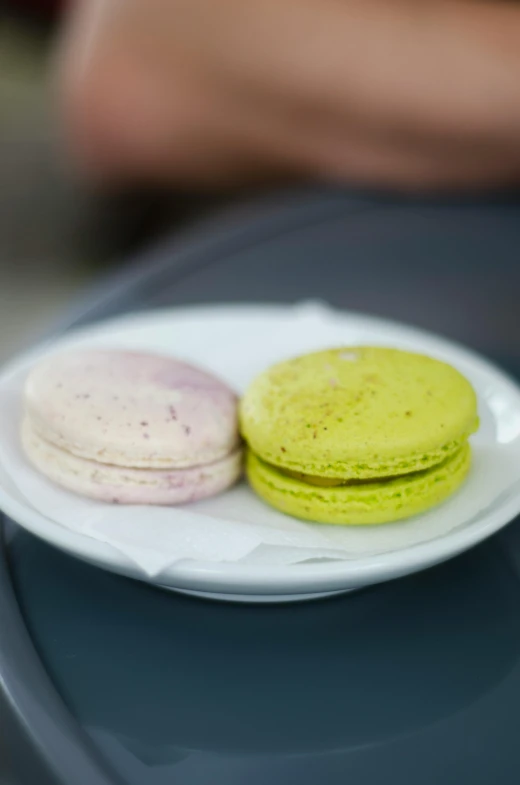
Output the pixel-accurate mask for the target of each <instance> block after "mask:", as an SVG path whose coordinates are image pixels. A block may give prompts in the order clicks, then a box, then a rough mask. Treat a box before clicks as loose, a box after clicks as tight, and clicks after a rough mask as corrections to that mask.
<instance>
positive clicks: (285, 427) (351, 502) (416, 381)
mask: <svg viewBox="0 0 520 785" xmlns="http://www.w3.org/2000/svg"><path fill="white" fill-rule="evenodd" d="M240 420H241V429H242V434H243V436H244V438H245V440H246V442H247V443H248V445H249V457H248V461H247V471H248V477H249V480H250V482H251V485H252V486H253V488H254V489H255V490H256V491H257V493H258V494H259V495H260V496H261V497H262V498H263V499H264V500H265V501H267V502H268V503H270V504H271V505H272V506H274V507H276V508H278V509H280V510H282V511H283V512H286V513H288V514H290V515H294V516H296V517H299V518H304V519H307V520H312V521H317V522H323V523H344V524H365V523H367V524H369V523H384V522H389V521H395V520H399V519H402V518H407V517H410V516H411V515H415V514H417V513H419V512H423V511H424V510H427V509H429V508H431V507H433V506H434V505H436V504H438V503H440V502H441V501H443V500H444V499H445V498H447V497H448V496H449V495H451V494H452V493H453V492H454V491H455V490H456V489H457V488H458V487H459V486H460V484H461V483H462V482H463V480H464V478H465V477H466V475H467V473H468V471H469V468H470V463H471V452H470V448H469V444H468V438H469V436H470V435H471V434H472V433H473V432H474V431H475V430H476V429H477V427H478V415H477V399H476V395H475V392H474V390H473V388H472V386H471V384H470V383H469V382H468V381H467V380H466V379H465V378H464V376H462V375H461V374H460V373H459V372H458V371H457V370H455V369H454V368H452V367H451V366H450V365H447V364H446V363H443V362H440V361H438V360H435V359H433V358H430V357H426V356H423V355H419V354H414V353H411V352H405V351H401V350H398V349H386V348H373V347H347V348H340V349H332V350H327V351H322V352H315V353H313V354H308V355H304V356H303V357H298V358H295V359H293V360H289V361H287V362H283V363H280V364H278V365H275V366H273V367H271V368H269V369H268V370H266V371H265V372H264V373H262V374H261V375H260V376H258V377H257V378H256V379H255V380H254V381H253V383H252V384H251V386H250V387H249V389H248V390H247V391H246V394H245V396H244V398H243V400H242V403H241V408H240Z"/></svg>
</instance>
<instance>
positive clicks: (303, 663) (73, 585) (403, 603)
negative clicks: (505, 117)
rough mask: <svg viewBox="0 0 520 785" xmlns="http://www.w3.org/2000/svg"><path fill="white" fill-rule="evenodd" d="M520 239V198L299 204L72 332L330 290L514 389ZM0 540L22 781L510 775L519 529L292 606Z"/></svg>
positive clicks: (5, 669)
mask: <svg viewBox="0 0 520 785" xmlns="http://www.w3.org/2000/svg"><path fill="white" fill-rule="evenodd" d="M519 248H520V206H519V203H518V202H516V201H515V200H513V199H508V200H505V199H504V200H501V199H495V200H488V201H487V202H486V203H484V202H482V203H469V202H458V203H457V202H453V203H451V204H447V203H442V204H441V203H439V204H435V203H433V202H427V201H424V202H412V201H402V202H396V201H391V200H387V199H383V198H368V197H363V198H362V197H358V198H354V197H352V196H351V195H343V194H341V193H335V192H328V193H323V194H308V195H300V196H295V197H294V198H292V199H289V200H287V201H286V200H284V201H282V202H281V203H280V204H276V205H274V206H265V207H260V208H258V209H252V210H251V211H246V212H245V213H244V214H242V215H241V216H240V217H239V218H232V217H231V218H229V219H227V220H226V221H224V222H223V223H222V222H217V224H216V225H215V226H212V227H206V228H205V229H202V228H201V229H199V230H198V231H197V232H195V233H194V234H193V235H192V236H191V237H188V238H185V239H184V240H176V241H175V242H170V241H167V242H166V243H165V244H163V245H161V246H160V247H159V248H157V249H156V250H154V251H153V252H151V253H150V255H149V256H148V257H146V258H144V259H140V260H137V262H136V264H135V265H134V266H133V268H131V269H130V270H129V271H127V272H126V273H125V274H124V275H123V276H121V277H116V278H115V279H114V280H113V281H111V282H106V283H105V284H104V285H103V287H102V288H101V289H100V290H99V291H98V292H97V293H96V294H95V296H94V298H93V299H92V298H90V299H89V300H88V301H86V302H85V303H83V304H78V307H77V308H76V310H75V312H74V314H73V315H72V317H71V319H70V320H69V322H70V321H76V322H77V323H87V322H89V321H91V320H94V319H97V318H101V317H103V316H106V315H111V314H115V313H119V312H122V311H127V310H133V309H140V308H147V307H154V306H165V305H175V304H181V303H182V304H188V303H195V302H216V301H228V302H231V301H232V302H236V301H251V302H258V301H278V302H294V301H296V300H299V299H303V298H309V297H312V298H316V297H321V298H325V299H327V300H328V301H330V302H332V303H333V304H334V305H337V306H340V307H348V308H353V309H355V310H362V311H369V312H371V313H376V314H380V315H384V316H389V317H393V318H396V319H400V320H403V321H407V322H411V323H413V324H417V325H419V326H422V327H427V328H431V329H435V330H436V331H438V332H441V333H443V334H445V335H447V336H450V337H453V338H456V339H458V340H462V341H464V342H465V343H467V344H469V345H470V346H473V347H474V348H477V349H479V350H480V351H483V352H484V353H486V354H487V355H489V356H491V357H493V358H495V359H496V360H498V361H499V362H500V363H502V364H503V365H504V366H506V367H507V368H508V369H509V370H510V371H511V372H512V373H514V374H516V375H517V376H518V377H519V378H520V331H519V329H518V326H519V319H518V305H517V299H518V292H519V290H520V287H519V284H520V265H519V264H518V251H519ZM4 529H5V527H4ZM5 531H7V532H8V535H9V537H8V538H9V542H8V544H7V546H6V548H5V551H6V553H5V554H4V556H5V557H6V559H7V561H5V559H4V560H3V561H2V560H1V559H0V582H1V584H2V585H1V586H0V589H1V591H0V686H1V688H2V694H3V702H1V701H0V706H3V714H2V715H0V718H2V721H3V722H4V725H3V727H4V728H6V729H7V731H8V733H6V738H7V739H8V740H9V742H10V743H9V744H8V745H5V746H8V747H9V749H8V750H4V756H5V757H6V759H7V757H8V753H10V754H9V760H10V762H11V768H12V772H13V774H14V775H15V776H16V778H17V780H16V781H17V782H20V783H25V782H28V783H30V784H31V785H32V783H35V782H36V780H35V779H34V776H35V772H38V785H40V783H43V784H44V783H47V782H49V783H60V785H61V783H67V785H76V783H77V785H80V783H81V785H83V783H85V785H87V783H88V785H98V783H99V785H101V783H103V785H108V783H128V785H144V784H146V785H166V783H168V785H171V784H173V783H179V784H180V783H182V785H203V784H204V783H221V782H222V783H224V782H225V783H226V785H233V783H246V782H247V783H248V785H254V783H264V782H265V781H266V780H269V781H271V782H272V783H275V784H276V783H280V785H281V783H285V782H288V781H292V782H295V783H298V785H307V783H309V785H310V783H315V782H316V781H317V780H320V781H322V782H324V783H326V784H327V785H328V783H330V785H336V783H338V785H339V783H342V784H343V783H344V782H349V783H353V785H382V783H385V785H388V784H390V785H392V784H393V783H399V785H437V783H439V782H442V783H443V785H455V784H457V785H461V783H462V784H464V783H470V782H471V783H472V785H488V784H489V783H497V784H498V785H513V783H517V782H518V781H519V780H520V745H519V744H518V727H519V726H520V662H519V660H520V613H519V608H520V581H519V577H520V573H519V571H520V528H519V526H518V524H512V525H511V526H509V527H508V528H507V529H506V530H505V531H503V532H502V533H500V534H499V535H498V536H496V537H494V538H492V539H491V540H490V541H489V542H487V543H484V544H483V545H481V546H479V547H478V548H476V549H474V550H472V551H471V552H470V553H467V554H465V555H463V556H461V557H459V558H457V559H455V560H453V561H451V562H448V563H446V564H444V565H441V566H440V567H437V568H435V569H431V570H428V571H425V572H422V573H420V574H417V575H414V576H411V577H409V578H406V579H403V580H399V581H395V582H393V583H389V584H386V585H384V586H379V587H376V588H374V589H370V590H367V591H363V592H360V593H357V594H355V595H352V596H347V597H343V598H340V599H334V600H328V601H320V602H314V603H307V604H301V605H297V606H285V607H239V606H233V605H223V604H215V603H207V602H203V601H197V600H192V599H188V598H184V597H181V596H175V595H170V594H169V593H165V592H161V591H159V590H156V589H153V588H150V587H147V586H144V585H141V584H139V583H136V582H132V581H130V580H126V579H122V578H119V577H117V576H114V575H111V574H109V573H105V572H102V571H100V570H97V569H94V568H92V567H89V566H87V565H84V564H82V563H80V562H78V561H76V560H74V559H72V558H70V557H68V556H65V555H63V554H61V553H59V552H58V551H55V550H53V549H52V548H50V547H49V546H47V545H46V544H44V543H42V542H40V541H38V540H37V539H35V538H34V537H32V536H30V535H29V534H26V533H24V532H23V531H21V530H20V529H18V528H14V527H9V526H8V527H7V528H6V529H5Z"/></svg>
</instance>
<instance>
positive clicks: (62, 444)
mask: <svg viewBox="0 0 520 785" xmlns="http://www.w3.org/2000/svg"><path fill="white" fill-rule="evenodd" d="M24 409H25V420H24V425H23V428H22V442H23V445H24V448H25V451H26V453H27V456H28V457H29V459H30V460H32V462H33V464H34V465H35V466H36V467H37V468H38V469H39V470H40V471H42V472H43V473H44V474H47V476H49V477H50V478H51V479H53V480H54V481H55V482H57V483H58V484H60V485H63V486H64V487H67V488H69V489H71V490H74V491H76V492H78V493H82V494H84V495H87V496H91V497H94V498H97V499H103V500H106V501H118V502H120V503H151V504H153V503H157V504H168V503H172V504H174V503H180V502H185V501H190V500H192V499H196V498H203V497H204V496H207V495H210V494H213V493H216V492H218V491H219V490H223V489H224V488H225V487H227V486H228V485H230V484H231V483H232V482H234V481H235V480H236V479H237V476H238V474H239V472H240V446H239V444H240V439H239V434H238V425H237V398H236V396H235V394H234V392H233V391H232V390H230V389H229V387H228V386H227V385H225V384H224V383H223V382H221V381H220V380H219V379H216V378H215V377H214V376H212V375H211V374H209V373H207V372H205V371H203V370H201V369H199V368H195V367H193V366H191V365H188V364H186V363H184V362H180V361H178V360H175V359H173V358H171V357H164V356H159V355H153V354H145V353H139V352H128V351H118V350H114V351H110V350H87V351H78V352H76V353H73V354H72V353H71V354H62V355H57V356H53V357H50V358H48V359H46V360H44V361H43V362H41V363H40V364H38V365H37V366H36V367H35V368H34V369H33V370H32V372H31V373H30V374H29V376H28V378H27V381H26V384H25V390H24ZM201 467H203V470H202V469H201ZM130 470H131V471H130ZM154 491H155V492H154Z"/></svg>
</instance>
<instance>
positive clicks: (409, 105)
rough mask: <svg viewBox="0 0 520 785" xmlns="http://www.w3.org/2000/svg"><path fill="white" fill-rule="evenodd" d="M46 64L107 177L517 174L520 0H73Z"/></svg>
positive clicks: (513, 178) (384, 179)
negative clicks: (54, 64) (54, 67)
mask: <svg viewBox="0 0 520 785" xmlns="http://www.w3.org/2000/svg"><path fill="white" fill-rule="evenodd" d="M59 72H60V85H61V96H62V102H63V107H64V115H65V120H66V123H65V125H66V130H67V138H68V141H69V143H70V147H71V149H72V152H73V154H74V156H75V158H76V160H77V161H78V162H80V164H81V165H82V166H83V167H85V169H86V170H88V171H89V172H91V173H93V174H94V175H97V176H100V177H102V178H106V179H112V180H116V181H117V180H124V179H141V180H147V181H157V182H161V181H162V182H168V183H172V184H190V185H194V184H195V185H198V186H205V187H207V186H209V187H227V186H234V185H239V184H242V183H248V182H250V181H255V180H259V179H260V180H261V179H265V178H273V177H274V178H277V177H294V178H309V177H310V178H315V179H328V180H333V181H341V182H360V183H364V184H371V185H372V184H377V185H383V186H386V185H388V186H393V187H396V186H397V187H402V188H407V189H413V188H461V187H462V188H464V187H474V186H489V185H499V184H509V183H515V182H518V181H520V4H516V5H515V4H510V3H502V2H500V0H498V1H496V2H489V3H486V2H471V0H453V1H450V0H124V1H122V0H76V3H75V7H74V9H73V12H72V13H71V15H70V19H69V21H68V23H67V24H66V26H65V30H64V36H63V43H62V47H61V50H60V58H59Z"/></svg>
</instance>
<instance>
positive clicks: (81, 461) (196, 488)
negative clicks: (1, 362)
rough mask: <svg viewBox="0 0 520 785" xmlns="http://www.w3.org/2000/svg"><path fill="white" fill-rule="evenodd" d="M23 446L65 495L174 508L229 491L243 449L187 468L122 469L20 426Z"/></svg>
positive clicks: (25, 423) (236, 472) (236, 477)
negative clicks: (213, 460)
mask: <svg viewBox="0 0 520 785" xmlns="http://www.w3.org/2000/svg"><path fill="white" fill-rule="evenodd" d="M22 444H23V447H24V451H25V454H26V456H27V458H28V459H29V461H30V462H31V464H32V465H33V466H34V467H35V468H36V469H37V470H38V471H39V472H40V473H41V474H43V475H45V476H46V477H47V478H48V479H50V480H52V481H53V482H54V483H56V485H59V486H60V487H62V488H65V489H66V490H69V491H72V492H74V493H78V494H80V495H82V496H87V497H89V498H91V499H95V500H96V501H102V502H109V503H113V504H154V505H177V504H186V503H188V502H194V501H199V500H200V499H205V498H207V497H209V496H214V495H216V494H218V493H221V492H222V491H224V490H226V489H227V488H229V487H230V486H231V485H233V484H234V483H235V482H236V481H237V480H238V478H239V477H240V474H241V471H242V450H241V448H238V449H236V450H234V451H233V452H232V453H230V455H228V456H226V457H225V458H222V459H221V460H218V461H215V462H213V463H208V464H203V465H200V466H194V467H191V468H186V469H144V468H138V469H136V468H125V467H122V466H114V465H112V464H102V463H99V462H97V461H92V460H89V459H87V458H80V457H78V456H76V455H73V454H72V453H70V452H67V451H66V450H64V449H62V448H60V447H57V446H56V445H53V444H51V443H50V442H47V441H45V440H44V439H42V438H41V436H39V434H38V433H36V431H35V430H34V429H33V428H32V427H31V424H30V422H29V420H28V419H26V420H25V421H24V423H23V426H22Z"/></svg>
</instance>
